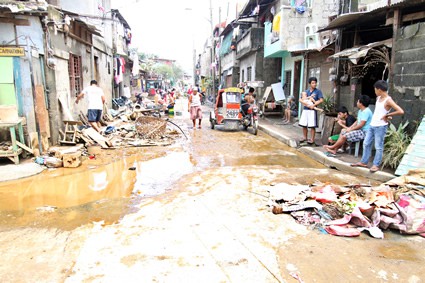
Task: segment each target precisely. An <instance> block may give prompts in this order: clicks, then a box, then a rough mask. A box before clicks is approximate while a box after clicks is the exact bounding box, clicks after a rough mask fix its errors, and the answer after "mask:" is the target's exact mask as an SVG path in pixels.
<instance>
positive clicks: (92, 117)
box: [75, 80, 105, 132]
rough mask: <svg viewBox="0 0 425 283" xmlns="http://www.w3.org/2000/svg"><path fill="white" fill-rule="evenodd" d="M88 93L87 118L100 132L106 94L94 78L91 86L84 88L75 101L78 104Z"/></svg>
mask: <svg viewBox="0 0 425 283" xmlns="http://www.w3.org/2000/svg"><path fill="white" fill-rule="evenodd" d="M84 95H87V100H88V107H87V108H88V111H87V118H88V120H89V124H90V125H91V126H92V127H93V129H95V130H96V131H98V132H100V128H101V124H100V119H101V117H102V110H103V104H104V103H105V95H104V94H103V91H102V89H101V88H100V87H98V86H97V81H95V80H92V81H91V82H90V86H88V87H86V88H85V89H83V91H82V92H81V93H80V94H79V95H77V99H76V100H75V103H77V104H78V101H79V100H80V99H81V98H83V97H84Z"/></svg>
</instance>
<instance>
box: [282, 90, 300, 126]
mask: <svg viewBox="0 0 425 283" xmlns="http://www.w3.org/2000/svg"><path fill="white" fill-rule="evenodd" d="M284 114H285V115H284V118H283V124H284V125H286V124H289V123H290V122H291V117H297V116H298V109H297V104H296V103H295V97H294V96H293V95H290V96H288V101H287V102H286V108H285V113H284Z"/></svg>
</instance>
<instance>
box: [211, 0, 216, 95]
mask: <svg viewBox="0 0 425 283" xmlns="http://www.w3.org/2000/svg"><path fill="white" fill-rule="evenodd" d="M210 23H211V77H212V96H213V97H214V102H215V95H216V94H215V65H214V66H213V62H214V61H215V60H214V58H215V54H214V53H215V52H214V49H215V48H214V45H215V44H214V24H213V13H212V0H210Z"/></svg>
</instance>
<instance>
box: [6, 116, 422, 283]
mask: <svg viewBox="0 0 425 283" xmlns="http://www.w3.org/2000/svg"><path fill="white" fill-rule="evenodd" d="M204 114H206V113H204ZM205 116H206V115H204V117H205ZM175 121H176V122H178V123H179V124H180V125H182V126H183V128H184V129H185V131H186V134H187V136H188V138H189V140H186V139H185V138H184V137H182V138H181V139H179V140H177V141H176V143H174V144H173V145H171V146H167V147H142V148H127V149H124V150H117V151H113V150H104V151H103V152H102V155H101V156H97V157H96V159H94V160H86V161H84V163H83V166H81V167H79V168H76V169H68V168H62V169H55V170H48V171H45V172H43V173H42V174H39V175H37V176H34V177H30V178H26V179H22V180H19V181H10V182H5V183H2V184H0V217H1V223H0V244H1V249H0V251H1V253H2V259H1V265H0V280H1V282H40V281H41V282H65V281H66V282H301V281H300V280H304V282H364V281H370V282H423V281H421V280H423V278H425V271H423V264H424V262H425V258H424V255H423V252H420V251H422V250H424V248H425V243H424V241H423V239H422V238H420V237H417V236H411V237H408V236H400V235H399V234H397V233H393V232H385V239H383V240H378V239H374V238H371V237H369V236H368V235H367V234H362V235H361V236H360V237H358V238H342V237H335V236H330V235H325V234H321V233H320V232H318V231H317V230H310V229H308V227H306V226H303V225H300V224H297V223H296V222H295V221H294V219H293V218H292V217H291V216H290V215H286V214H280V215H274V214H272V213H271V209H270V207H268V206H267V202H268V196H267V191H266V190H265V187H267V186H270V185H273V184H276V183H280V182H286V183H290V184H311V183H315V182H330V183H334V184H340V185H346V184H358V183H363V184H367V183H369V181H368V180H366V179H361V178H359V177H356V176H352V175H347V174H344V173H341V172H339V171H336V170H332V169H329V168H327V167H324V166H323V165H321V164H319V163H317V162H315V161H313V160H312V159H310V158H308V157H307V156H305V155H302V154H300V153H299V152H298V151H296V150H295V149H292V148H290V147H288V146H286V145H284V144H282V143H280V142H279V141H277V140H276V139H273V138H271V137H269V136H267V135H265V134H264V133H262V132H259V134H258V136H254V135H252V134H250V133H247V132H245V131H225V130H223V129H220V128H218V129H217V128H216V129H215V130H211V129H210V128H209V127H208V121H207V119H205V120H204V123H203V129H187V125H189V120H180V119H175ZM295 274H297V276H299V279H300V280H298V279H296V278H295V277H296V276H295Z"/></svg>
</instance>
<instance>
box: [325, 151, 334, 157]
mask: <svg viewBox="0 0 425 283" xmlns="http://www.w3.org/2000/svg"><path fill="white" fill-rule="evenodd" d="M325 155H326V156H328V157H336V154H333V153H332V152H325Z"/></svg>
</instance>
